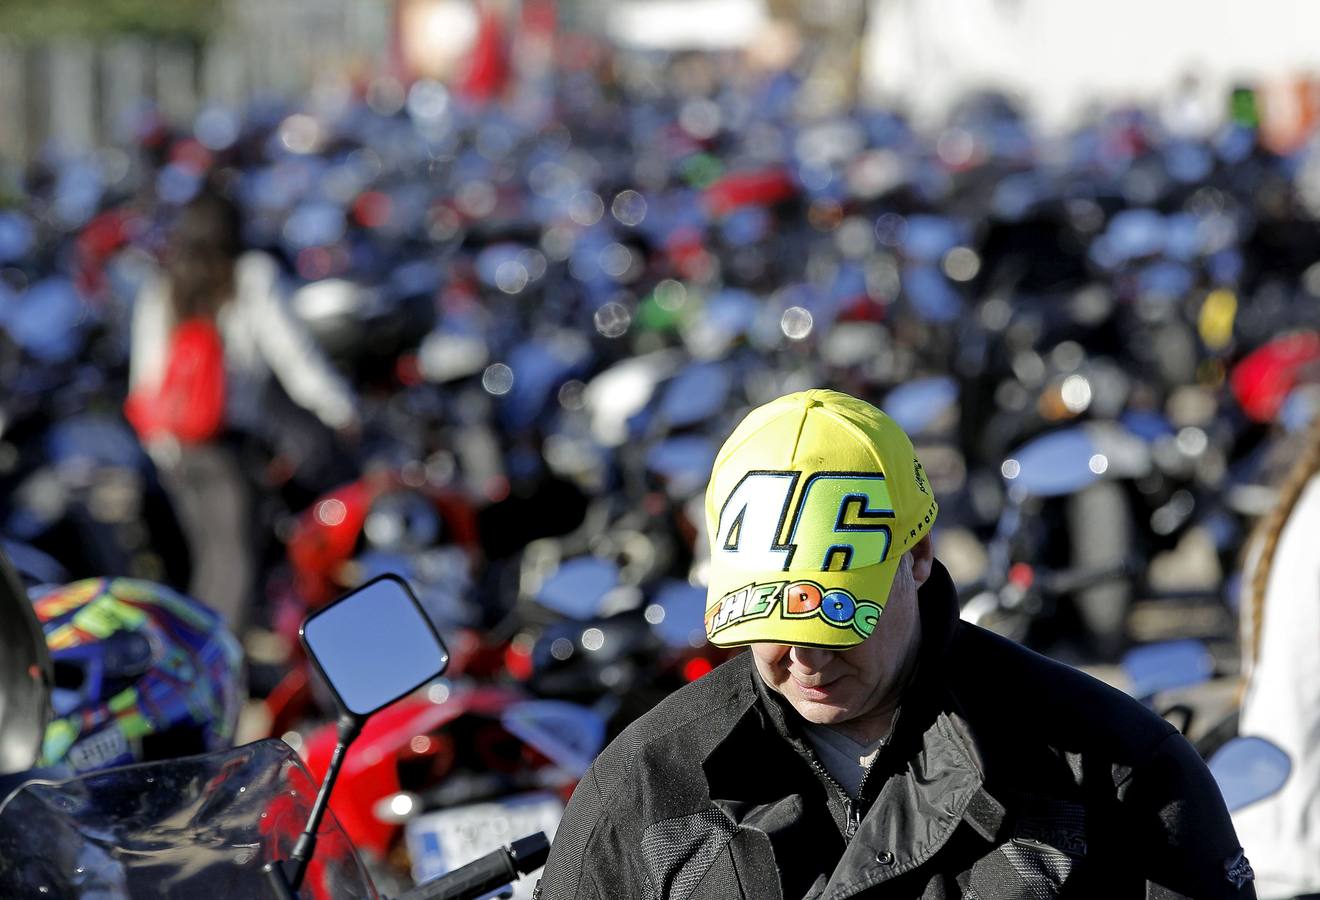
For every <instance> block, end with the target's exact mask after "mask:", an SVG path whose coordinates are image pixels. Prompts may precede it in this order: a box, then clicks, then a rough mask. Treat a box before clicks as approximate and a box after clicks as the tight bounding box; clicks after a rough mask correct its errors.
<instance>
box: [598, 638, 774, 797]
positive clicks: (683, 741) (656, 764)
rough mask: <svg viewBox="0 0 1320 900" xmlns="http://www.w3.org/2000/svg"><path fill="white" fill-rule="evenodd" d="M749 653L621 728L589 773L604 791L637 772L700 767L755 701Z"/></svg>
mask: <svg viewBox="0 0 1320 900" xmlns="http://www.w3.org/2000/svg"><path fill="white" fill-rule="evenodd" d="M750 656H751V654H749V653H742V654H739V655H738V656H736V657H734V658H733V659H731V660H729V661H727V662H725V663H722V664H721V665H719V666H716V667H715V669H713V670H712V671H711V672H710V673H709V674H707V675H705V676H703V677H701V678H699V679H697V680H696V681H694V682H692V683H690V684H687V685H684V686H683V687H681V688H679V689H678V690H677V691H675V692H674V693H672V694H670V695H669V696H667V697H666V698H665V699H663V700H661V701H660V702H659V703H658V704H656V705H655V706H654V707H652V708H651V709H650V711H648V712H646V713H645V714H643V715H642V716H640V717H639V718H638V719H636V720H635V721H634V722H632V723H631V724H630V725H628V727H627V728H625V729H624V730H623V731H622V732H620V733H619V735H618V736H617V737H616V738H615V739H614V740H612V741H611V742H610V743H609V745H608V746H606V748H605V749H604V750H602V751H601V752H600V755H599V756H598V757H596V761H595V763H593V765H592V769H593V770H594V772H595V775H596V779H597V781H598V783H599V784H600V786H601V789H602V791H605V792H608V791H609V790H611V788H612V787H613V785H614V784H615V783H616V782H618V781H620V780H622V779H623V778H625V777H626V776H627V775H628V773H630V772H632V773H635V772H636V770H637V769H638V768H639V767H644V768H647V769H650V770H655V769H668V770H691V767H692V766H696V767H700V765H701V762H702V760H703V759H705V756H706V754H707V753H709V752H710V750H711V749H712V748H713V747H714V746H715V745H716V744H718V743H719V742H720V741H721V740H723V738H724V737H725V735H727V733H728V731H729V730H730V729H731V728H732V727H733V725H734V724H735V723H736V722H737V721H738V719H739V718H740V717H741V715H742V713H743V712H745V711H746V710H747V709H748V708H749V707H750V706H751V705H752V704H753V703H754V702H755V692H754V690H753V689H752V682H751V662H750Z"/></svg>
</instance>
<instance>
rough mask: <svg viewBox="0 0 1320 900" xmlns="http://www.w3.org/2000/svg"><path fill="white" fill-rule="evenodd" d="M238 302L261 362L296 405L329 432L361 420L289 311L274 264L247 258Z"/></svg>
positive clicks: (347, 391)
mask: <svg viewBox="0 0 1320 900" xmlns="http://www.w3.org/2000/svg"><path fill="white" fill-rule="evenodd" d="M235 281H236V282H237V284H236V291H237V295H238V297H237V299H238V302H239V303H241V304H243V305H244V306H245V312H246V313H247V315H248V317H249V319H250V323H251V328H252V331H253V334H252V337H253V338H254V339H255V340H256V343H257V346H258V348H259V349H260V352H261V355H262V357H263V358H264V359H265V361H266V364H267V365H268V366H270V368H271V370H272V371H273V372H274V373H275V377H276V378H278V379H279V382H280V384H281V385H282V386H283V387H284V390H285V391H286V392H288V394H289V397H290V398H292V399H293V401H294V402H295V403H297V404H298V405H299V406H301V407H303V408H304V409H307V410H310V411H311V412H313V413H315V414H316V416H317V418H319V419H320V420H321V421H322V422H324V423H325V424H326V425H328V426H329V427H331V428H341V427H343V426H345V425H349V424H351V423H353V422H354V421H356V419H357V398H356V396H355V395H354V393H353V389H352V388H351V387H350V386H349V384H348V382H347V381H346V380H345V379H344V378H343V377H342V376H341V375H340V374H339V373H338V372H336V371H335V369H334V367H333V366H332V365H331V364H330V361H329V360H328V359H326V357H325V355H324V354H323V353H322V352H321V348H320V347H318V346H317V345H316V341H315V340H314V339H313V338H312V336H311V334H309V333H308V331H307V329H306V328H305V327H303V325H302V323H301V322H299V321H298V320H296V319H295V318H294V317H293V314H292V313H291V312H290V311H289V310H288V309H287V308H286V307H285V301H284V298H283V297H282V296H280V293H279V291H278V289H277V279H276V271H275V263H274V261H273V260H271V259H270V258H269V257H268V256H265V255H264V254H261V253H246V254H244V255H243V256H242V257H241V258H240V259H239V261H238V268H237V270H236V272H235Z"/></svg>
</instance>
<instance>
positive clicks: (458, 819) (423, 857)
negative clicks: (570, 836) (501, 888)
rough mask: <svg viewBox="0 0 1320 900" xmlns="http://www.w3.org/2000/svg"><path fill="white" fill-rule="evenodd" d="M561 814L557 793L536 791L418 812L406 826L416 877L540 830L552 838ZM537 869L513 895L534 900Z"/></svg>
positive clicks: (520, 882)
mask: <svg viewBox="0 0 1320 900" xmlns="http://www.w3.org/2000/svg"><path fill="white" fill-rule="evenodd" d="M563 814H564V804H563V802H562V801H561V800H560V799H559V798H558V797H556V796H555V795H554V794H547V793H544V792H536V793H530V794H518V795H515V796H513V797H504V798H502V799H500V800H497V801H493V802H490V803H473V804H471V805H469V806H459V807H456V808H454V809H442V810H440V811H438V812H433V813H427V814H426V815H423V816H418V817H417V818H415V819H412V820H410V821H409V822H408V825H407V827H406V829H405V830H404V836H405V839H406V840H407V843H408V854H409V857H410V858H411V859H412V876H413V880H414V881H416V882H417V883H418V884H421V883H422V882H423V881H429V880H431V879H432V878H435V877H437V876H439V875H443V874H445V873H446V872H451V871H453V870H454V869H457V868H458V867H459V866H462V865H466V864H467V863H470V862H472V860H474V859H476V858H478V857H480V856H485V855H486V854H487V853H490V852H491V851H492V850H498V849H499V848H501V847H504V846H507V845H508V844H510V843H512V842H513V841H516V840H517V839H518V838H521V837H526V836H527V835H529V834H532V833H534V832H537V831H544V832H545V836H546V837H547V838H550V839H552V840H553V839H554V836H555V827H556V826H557V825H558V824H559V819H560V817H561V816H562V815H563ZM539 875H540V873H539V872H536V873H533V874H531V875H524V876H523V877H522V878H520V879H519V880H517V881H515V882H514V883H513V896H514V897H515V898H518V900H530V898H531V896H532V888H533V887H534V886H535V885H536V879H537V878H538V877H539ZM492 896H494V895H492Z"/></svg>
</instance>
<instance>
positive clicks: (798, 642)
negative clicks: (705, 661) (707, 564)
mask: <svg viewBox="0 0 1320 900" xmlns="http://www.w3.org/2000/svg"><path fill="white" fill-rule="evenodd" d="M901 559H902V556H901V555H897V556H895V557H893V558H892V559H890V560H886V561H885V562H882V563H879V564H877V565H874V566H867V567H866V568H864V569H854V570H849V571H841V572H818V571H806V572H801V571H799V572H749V571H738V570H730V571H727V572H726V573H724V577H723V579H719V580H713V581H712V582H711V585H710V590H709V592H708V593H707V595H706V614H705V624H706V638H707V640H709V641H710V642H711V643H712V644H714V645H715V646H717V647H739V646H743V645H745V644H759V643H772V644H793V645H795V646H800V647H825V648H829V649H845V648H847V647H855V646H857V645H858V644H860V643H861V642H862V641H864V640H866V639H867V638H868V637H870V636H871V633H872V632H874V631H875V626H876V622H877V621H878V620H879V618H880V614H881V613H882V612H883V611H884V608H885V605H886V604H887V603H888V602H889V590H890V587H891V586H892V585H893V583H894V574H895V573H896V572H897V571H898V565H899V562H900V560H901Z"/></svg>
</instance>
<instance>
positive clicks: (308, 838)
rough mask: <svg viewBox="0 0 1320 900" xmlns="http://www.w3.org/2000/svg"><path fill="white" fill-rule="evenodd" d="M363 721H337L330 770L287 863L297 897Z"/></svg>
mask: <svg viewBox="0 0 1320 900" xmlns="http://www.w3.org/2000/svg"><path fill="white" fill-rule="evenodd" d="M365 721H366V718H365V717H359V716H354V715H350V714H348V713H344V714H342V715H341V716H340V717H339V742H338V743H337V744H336V745H335V752H334V755H332V756H331V757H330V768H329V770H328V771H327V772H326V773H325V780H324V781H322V782H321V789H320V791H318V792H317V794H316V803H315V804H314V805H313V806H312V814H311V815H310V816H309V817H308V819H307V827H306V828H305V829H304V830H303V833H302V834H301V835H299V837H298V843H296V844H294V845H293V852H292V853H291V854H289V862H291V863H293V875H292V877H291V878H290V879H289V887H290V888H291V889H292V891H293V892H294V894H297V892H298V888H299V887H300V886H301V885H302V880H303V876H304V875H306V874H307V864H308V863H309V862H311V859H312V854H314V853H315V852H316V833H317V832H318V831H319V830H320V829H321V819H322V818H324V817H325V811H326V809H327V808H328V807H329V805H330V791H331V790H332V789H333V788H334V784H335V779H336V778H338V777H339V767H340V766H341V765H343V763H344V756H345V755H346V754H347V752H348V745H349V744H351V743H353V740H354V739H355V738H356V737H357V736H358V735H359V734H360V733H361V732H362V724H363V722H365Z"/></svg>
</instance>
